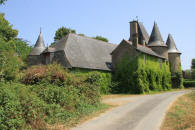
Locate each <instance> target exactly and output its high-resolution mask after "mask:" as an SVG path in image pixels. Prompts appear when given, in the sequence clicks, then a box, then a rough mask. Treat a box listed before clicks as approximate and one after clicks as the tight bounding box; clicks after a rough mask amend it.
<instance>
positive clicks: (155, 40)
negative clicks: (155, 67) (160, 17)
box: [148, 22, 166, 46]
mask: <svg viewBox="0 0 195 130" xmlns="http://www.w3.org/2000/svg"><path fill="white" fill-rule="evenodd" d="M148 46H166V45H165V44H164V41H163V39H162V36H161V33H160V30H159V28H158V25H157V24H156V22H154V27H153V29H152V33H151V35H150V39H149V42H148Z"/></svg>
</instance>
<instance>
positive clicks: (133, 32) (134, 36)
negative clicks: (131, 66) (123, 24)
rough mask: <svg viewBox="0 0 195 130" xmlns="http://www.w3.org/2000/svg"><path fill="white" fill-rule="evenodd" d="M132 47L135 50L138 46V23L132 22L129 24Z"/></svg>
mask: <svg viewBox="0 0 195 130" xmlns="http://www.w3.org/2000/svg"><path fill="white" fill-rule="evenodd" d="M129 40H130V41H131V42H132V43H133V46H134V47H136V48H137V45H138V22H137V21H132V22H130V39H129Z"/></svg>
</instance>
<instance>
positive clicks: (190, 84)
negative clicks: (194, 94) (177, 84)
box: [184, 79, 195, 88]
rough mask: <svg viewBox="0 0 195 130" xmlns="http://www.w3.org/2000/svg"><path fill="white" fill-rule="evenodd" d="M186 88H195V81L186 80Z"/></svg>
mask: <svg viewBox="0 0 195 130" xmlns="http://www.w3.org/2000/svg"><path fill="white" fill-rule="evenodd" d="M184 87H185V88H189V87H195V80H187V79H186V80H184Z"/></svg>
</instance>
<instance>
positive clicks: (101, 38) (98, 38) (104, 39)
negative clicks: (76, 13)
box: [93, 36, 109, 42]
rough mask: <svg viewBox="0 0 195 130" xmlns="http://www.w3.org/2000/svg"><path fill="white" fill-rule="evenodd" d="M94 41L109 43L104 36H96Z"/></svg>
mask: <svg viewBox="0 0 195 130" xmlns="http://www.w3.org/2000/svg"><path fill="white" fill-rule="evenodd" d="M93 38H94V39H97V40H100V41H104V42H109V40H108V39H107V38H105V37H102V36H96V37H93Z"/></svg>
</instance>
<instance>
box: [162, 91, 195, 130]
mask: <svg viewBox="0 0 195 130" xmlns="http://www.w3.org/2000/svg"><path fill="white" fill-rule="evenodd" d="M161 130H195V91H192V92H191V93H189V94H186V95H184V96H182V97H180V98H179V99H178V100H177V101H176V102H175V103H174V104H173V105H172V106H171V107H170V108H169V110H168V112H167V115H166V117H165V119H164V122H163V124H162V126H161Z"/></svg>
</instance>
